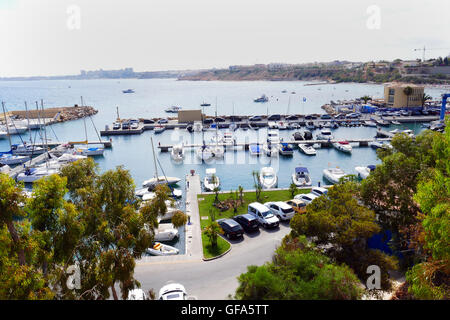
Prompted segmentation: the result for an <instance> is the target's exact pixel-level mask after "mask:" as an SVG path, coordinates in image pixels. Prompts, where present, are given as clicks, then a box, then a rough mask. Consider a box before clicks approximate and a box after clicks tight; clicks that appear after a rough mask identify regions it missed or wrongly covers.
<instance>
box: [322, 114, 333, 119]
mask: <svg viewBox="0 0 450 320" xmlns="http://www.w3.org/2000/svg"><path fill="white" fill-rule="evenodd" d="M320 119H331V116H330V115H329V114H323V115H321V116H320Z"/></svg>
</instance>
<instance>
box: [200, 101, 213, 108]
mask: <svg viewBox="0 0 450 320" xmlns="http://www.w3.org/2000/svg"><path fill="white" fill-rule="evenodd" d="M209 106H211V103H207V102H203V103H202V104H200V107H209Z"/></svg>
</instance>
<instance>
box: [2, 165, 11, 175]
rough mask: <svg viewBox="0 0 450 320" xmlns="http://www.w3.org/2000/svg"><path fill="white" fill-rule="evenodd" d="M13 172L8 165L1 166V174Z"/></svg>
mask: <svg viewBox="0 0 450 320" xmlns="http://www.w3.org/2000/svg"><path fill="white" fill-rule="evenodd" d="M10 171H11V168H10V166H8V165H7V164H0V173H6V174H8V173H9V172H10Z"/></svg>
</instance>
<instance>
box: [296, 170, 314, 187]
mask: <svg viewBox="0 0 450 320" xmlns="http://www.w3.org/2000/svg"><path fill="white" fill-rule="evenodd" d="M292 182H293V183H294V184H295V185H296V186H297V187H308V186H311V185H312V182H311V177H310V176H309V170H308V168H306V167H296V168H295V172H294V173H293V174H292Z"/></svg>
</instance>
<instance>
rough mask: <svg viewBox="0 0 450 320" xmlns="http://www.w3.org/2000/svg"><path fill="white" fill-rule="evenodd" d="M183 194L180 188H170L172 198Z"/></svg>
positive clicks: (177, 197)
mask: <svg viewBox="0 0 450 320" xmlns="http://www.w3.org/2000/svg"><path fill="white" fill-rule="evenodd" d="M182 196H183V191H181V189H172V198H175V199H179V198H181V197H182Z"/></svg>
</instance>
